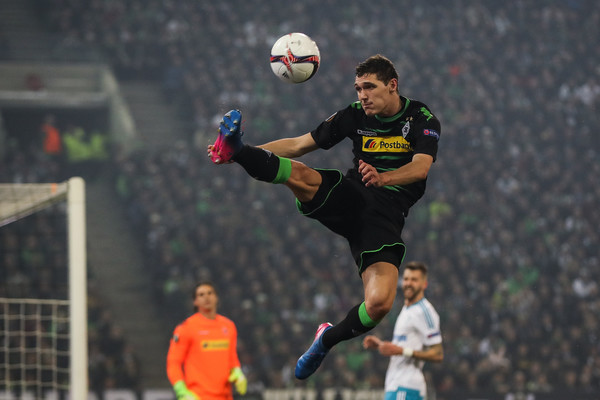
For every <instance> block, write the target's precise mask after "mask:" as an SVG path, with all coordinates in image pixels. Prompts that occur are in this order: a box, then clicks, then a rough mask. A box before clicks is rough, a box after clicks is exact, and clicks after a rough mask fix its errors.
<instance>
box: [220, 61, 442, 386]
mask: <svg viewBox="0 0 600 400" xmlns="http://www.w3.org/2000/svg"><path fill="white" fill-rule="evenodd" d="M354 89H355V90H356V94H357V96H358V101H357V102H354V103H352V104H350V105H349V106H348V107H346V108H344V109H342V110H340V111H338V112H336V113H335V114H333V115H332V116H331V117H329V118H328V119H327V120H325V121H323V122H322V123H321V124H320V125H319V126H318V127H317V128H315V129H314V130H313V131H312V132H309V133H306V134H304V135H300V136H297V137H292V138H284V139H278V140H275V141H272V142H269V143H266V144H264V145H261V146H249V145H245V144H244V143H242V140H241V136H242V130H241V122H242V115H241V112H240V111H239V110H231V111H229V112H228V113H227V114H225V116H224V117H223V120H222V121H221V124H220V126H219V136H218V137H217V140H216V141H215V143H214V144H213V145H209V146H208V155H209V157H211V159H212V160H213V162H215V163H216V164H223V163H229V162H235V163H237V164H239V165H241V166H242V167H243V168H244V169H245V170H246V172H247V173H248V174H249V175H250V176H251V177H253V178H255V179H258V180H261V181H265V182H270V183H278V184H283V185H285V186H287V187H288V188H289V189H290V190H291V191H292V193H293V194H294V195H295V197H296V199H297V206H298V210H299V211H300V213H301V214H303V215H305V216H307V217H309V218H314V219H316V220H317V221H320V222H321V223H322V224H323V225H324V226H326V227H328V228H329V229H330V230H332V231H333V232H335V233H337V234H339V235H342V236H343V237H345V238H346V239H347V240H348V243H349V245H350V251H351V252H352V256H353V257H354V260H355V262H356V265H357V266H358V273H359V275H360V277H361V279H362V281H363V286H364V301H363V302H361V303H360V304H357V305H356V306H354V307H353V308H352V309H350V311H348V314H347V315H346V317H345V318H344V319H343V320H342V321H340V322H339V323H337V324H336V325H332V324H330V323H323V324H321V325H320V326H319V327H318V329H317V332H316V334H315V339H314V341H313V343H312V345H311V346H310V348H309V349H308V350H307V351H306V352H305V353H304V354H303V355H302V356H301V357H300V358H299V359H298V362H297V364H296V369H295V375H296V377H297V378H298V379H306V378H308V377H309V376H310V375H312V374H313V373H314V372H315V371H316V369H317V368H318V367H319V365H321V362H322V361H323V359H324V358H325V356H326V355H327V353H328V352H329V350H330V349H331V348H332V347H333V346H335V345H336V344H337V343H339V342H341V341H343V340H348V339H351V338H354V337H357V336H359V335H362V334H363V333H365V332H368V331H369V330H371V329H373V327H375V326H376V325H377V324H378V323H379V322H380V321H381V320H382V318H383V317H384V316H385V315H386V314H387V313H388V312H389V311H390V309H391V308H392V305H393V303H394V299H395V297H396V286H397V281H398V268H399V267H400V264H401V263H402V259H403V258H404V253H405V246H404V242H403V240H402V237H401V234H402V228H403V227H404V219H405V217H406V216H407V215H408V210H409V208H410V207H411V206H412V205H413V204H415V203H416V202H417V200H419V199H420V198H421V197H422V196H423V194H424V192H425V184H426V180H427V175H428V173H429V169H430V167H431V165H432V164H433V162H434V161H435V158H436V155H437V150H438V140H439V138H440V123H439V121H438V119H437V118H436V117H435V115H433V113H432V112H431V111H430V110H429V108H428V107H427V106H426V105H425V104H423V103H421V102H419V101H416V100H413V99H409V98H408V97H405V96H401V95H400V93H399V91H398V73H397V72H396V69H395V67H394V65H393V63H392V62H391V61H390V60H389V59H387V58H386V57H384V56H381V55H375V56H372V57H369V58H367V59H366V60H365V61H363V62H361V63H359V64H358V65H357V67H356V71H355V79H354ZM346 138H348V139H350V140H351V141H352V145H353V148H352V152H353V156H354V166H353V168H351V169H350V170H348V172H347V173H346V174H345V175H344V174H342V172H340V171H337V170H331V169H319V168H310V167H308V166H307V165H305V164H304V163H302V162H300V161H297V160H293V159H294V158H297V157H300V156H302V155H304V154H306V153H309V152H312V151H314V150H317V149H319V148H321V149H329V148H331V147H333V146H334V145H336V144H337V143H339V142H341V141H342V140H343V139H346Z"/></svg>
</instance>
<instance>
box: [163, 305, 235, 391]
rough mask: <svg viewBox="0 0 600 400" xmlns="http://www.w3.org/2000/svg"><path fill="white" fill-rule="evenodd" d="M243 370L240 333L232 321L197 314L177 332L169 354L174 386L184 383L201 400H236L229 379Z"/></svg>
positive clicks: (168, 360)
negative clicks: (230, 374)
mask: <svg viewBox="0 0 600 400" xmlns="http://www.w3.org/2000/svg"><path fill="white" fill-rule="evenodd" d="M239 366H240V361H239V359H238V355H237V329H236V327H235V324H234V323H233V321H231V320H230V319H229V318H226V317H224V316H222V315H218V314H217V317H216V318H215V319H209V318H206V317H205V316H203V315H202V314H199V313H196V314H194V315H192V316H191V317H189V318H187V319H186V320H185V321H184V322H183V323H181V324H180V325H178V326H177V327H176V328H175V331H174V332H173V337H172V338H171V343H170V346H169V352H168V354H167V376H168V377H169V381H171V384H175V382H177V381H180V380H183V381H184V382H185V384H186V385H187V387H188V389H189V390H191V391H192V392H194V393H196V394H197V395H198V396H200V399H201V400H211V399H215V400H216V399H232V398H233V394H232V389H231V384H230V383H229V382H227V378H228V377H229V373H230V372H231V369H232V368H234V367H239Z"/></svg>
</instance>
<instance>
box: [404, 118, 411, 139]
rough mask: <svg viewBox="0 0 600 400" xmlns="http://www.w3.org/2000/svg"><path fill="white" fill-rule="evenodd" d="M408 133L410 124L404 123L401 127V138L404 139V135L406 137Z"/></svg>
mask: <svg viewBox="0 0 600 400" xmlns="http://www.w3.org/2000/svg"><path fill="white" fill-rule="evenodd" d="M409 131H410V122H408V121H406V123H405V124H404V126H403V127H402V137H403V138H406V135H408V132H409Z"/></svg>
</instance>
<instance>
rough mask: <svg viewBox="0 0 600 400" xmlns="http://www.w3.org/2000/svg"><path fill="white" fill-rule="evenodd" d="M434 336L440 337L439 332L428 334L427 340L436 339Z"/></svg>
mask: <svg viewBox="0 0 600 400" xmlns="http://www.w3.org/2000/svg"><path fill="white" fill-rule="evenodd" d="M436 336H440V333H439V332H434V333H430V334H429V335H427V338H432V337H436Z"/></svg>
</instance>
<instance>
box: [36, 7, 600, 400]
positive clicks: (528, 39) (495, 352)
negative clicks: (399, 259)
mask: <svg viewBox="0 0 600 400" xmlns="http://www.w3.org/2000/svg"><path fill="white" fill-rule="evenodd" d="M40 3H41V6H42V7H44V14H45V15H46V16H47V17H48V25H49V26H50V27H52V29H55V30H56V31H57V32H61V33H63V34H64V35H65V41H64V45H65V46H97V47H99V48H102V49H103V50H104V52H105V53H106V54H107V56H108V57H109V59H110V60H111V62H112V64H113V66H114V68H115V71H116V72H117V74H118V76H119V77H120V78H121V79H132V78H136V79H138V78H143V79H159V80H160V82H161V83H162V84H163V87H164V88H165V96H167V97H168V98H169V100H170V101H172V102H177V103H178V104H180V105H181V106H182V107H183V108H184V109H185V111H186V115H188V116H189V118H191V119H193V120H194V121H195V123H196V127H197V131H196V132H195V133H194V137H190V141H191V142H194V143H197V144H198V145H197V146H196V147H192V146H189V145H187V144H179V143H174V144H173V146H172V147H170V148H164V149H162V150H161V151H159V152H154V153H149V152H146V151H139V152H135V153H133V154H117V155H115V163H116V166H117V170H118V173H117V174H116V176H115V186H116V190H117V192H118V193H119V195H120V196H121V198H122V199H123V202H124V204H125V206H126V207H127V212H128V216H129V217H130V218H131V223H132V226H133V227H134V228H135V230H136V231H137V232H142V233H143V234H142V236H141V237H140V240H142V241H143V243H144V244H145V248H146V254H147V269H148V271H149V273H151V274H152V275H153V277H154V279H155V280H154V281H155V290H156V298H157V304H158V305H159V306H160V307H163V309H164V313H165V315H166V316H168V318H169V319H170V322H172V323H173V324H175V323H176V322H178V321H180V320H181V319H182V318H183V317H184V316H185V315H186V314H185V313H184V312H183V310H185V309H186V306H187V304H189V296H190V293H191V290H192V288H193V285H194V283H195V282H196V281H197V280H200V279H205V278H208V279H211V280H213V281H215V282H216V284H217V286H218V287H220V288H221V291H222V296H221V301H222V304H221V306H220V309H221V310H222V312H223V313H224V314H225V315H227V316H229V317H230V318H232V319H233V320H234V321H235V322H236V323H237V324H238V330H239V333H240V343H239V346H240V348H239V353H240V357H241V362H242V365H243V367H244V370H245V372H246V374H247V376H248V380H249V389H250V391H251V392H252V391H254V393H259V392H260V390H261V389H262V388H264V387H270V388H285V387H298V386H303V385H307V386H316V387H319V388H325V387H346V388H373V389H381V388H382V387H383V376H384V373H385V368H386V366H387V361H386V360H385V359H383V358H382V357H377V356H376V355H374V354H372V353H369V352H365V351H363V350H362V349H361V348H360V343H359V341H357V340H355V341H349V342H346V343H344V345H343V346H339V347H338V348H336V350H335V351H334V352H332V354H331V356H330V357H329V358H328V359H326V360H325V362H324V365H323V366H322V367H321V369H320V370H319V372H318V373H317V374H315V375H314V378H311V379H310V380H308V381H307V382H306V383H300V382H298V381H296V380H295V379H294V378H293V374H292V368H293V366H294V365H295V361H296V359H297V357H298V356H299V355H300V353H301V352H302V351H303V349H304V348H305V347H306V344H307V342H308V341H310V338H311V335H312V334H313V332H314V329H315V327H316V326H317V324H318V323H320V322H323V321H325V320H333V321H337V320H339V319H341V317H343V315H339V314H340V313H341V312H343V310H346V309H347V308H349V306H350V305H352V304H355V303H357V301H358V300H359V299H361V298H362V288H361V285H360V280H359V279H358V277H357V275H356V270H355V269H354V264H353V261H352V259H351V258H350V257H349V256H348V251H347V248H346V246H347V245H346V243H344V242H343V241H342V240H341V239H339V238H337V237H335V236H334V235H332V234H330V233H329V232H326V231H324V230H323V229H321V228H320V226H318V225H317V224H314V223H312V222H311V221H309V220H307V219H305V218H302V217H300V216H299V215H298V213H297V211H296V209H295V206H294V203H293V199H292V197H291V195H289V194H288V193H287V191H285V190H284V189H283V188H280V187H276V186H268V185H265V184H262V183H257V182H254V181H252V180H251V179H249V178H248V177H247V176H246V175H245V173H244V172H243V171H241V169H239V168H235V166H219V167H217V166H214V165H212V164H211V163H210V161H209V160H208V159H207V157H206V155H205V146H206V144H207V143H208V142H209V141H211V140H214V132H215V127H216V124H217V123H218V119H219V118H220V116H221V115H222V114H223V113H224V112H226V111H227V110H229V109H230V108H234V107H239V108H241V109H242V110H243V112H244V115H245V125H244V127H245V131H246V138H245V140H246V141H247V142H248V143H252V144H259V143H262V142H264V141H266V140H271V139H274V138H277V137H281V136H287V135H295V134H300V133H304V132H306V131H308V130H310V129H312V128H314V127H315V126H316V124H318V123H319V121H321V120H323V119H324V118H326V117H327V116H328V115H329V114H331V113H332V112H334V111H335V110H337V109H340V108H343V107H344V106H346V105H347V104H348V103H349V102H351V101H354V99H355V95H354V94H353V90H352V89H351V85H352V82H353V81H352V80H353V67H354V65H355V64H356V63H357V62H358V61H361V60H362V59H364V58H365V57H367V56H369V55H371V54H374V53H377V52H380V53H382V54H384V55H386V56H388V57H390V58H391V59H392V60H393V61H394V62H395V64H396V66H397V68H398V71H399V74H400V89H401V93H402V94H405V95H407V96H409V97H414V98H416V99H419V100H422V101H424V102H426V103H427V104H428V105H429V106H430V107H431V108H432V110H433V111H434V112H435V113H436V114H437V115H438V117H439V118H440V119H441V122H442V138H441V141H440V151H439V158H438V160H437V162H436V164H435V165H434V166H433V168H432V171H431V174H430V180H429V185H430V187H429V189H428V193H427V194H426V196H425V198H424V199H423V200H422V201H421V203H419V204H418V205H417V206H416V207H414V208H413V210H412V211H411V214H410V215H409V216H408V219H407V225H406V228H405V238H404V239H405V241H406V242H407V245H408V254H407V259H419V260H422V261H425V262H426V263H428V264H429V265H430V271H431V277H430V284H429V288H428V291H427V297H428V298H429V299H430V301H432V303H433V304H434V305H435V306H436V308H437V309H438V311H439V312H440V315H441V318H442V331H443V337H444V347H445V361H444V363H442V364H441V365H431V366H427V367H426V371H427V376H428V380H429V384H430V386H431V388H432V389H433V390H434V391H435V393H436V396H437V398H438V399H453V398H459V397H460V396H465V397H466V396H469V395H488V396H492V395H493V396H497V397H498V398H504V396H509V395H510V394H521V395H523V394H524V393H534V394H549V393H552V394H554V395H557V396H560V395H561V394H564V393H570V394H573V393H578V394H580V395H582V396H585V395H586V394H587V395H589V396H590V398H592V397H591V396H593V394H594V393H596V394H597V393H598V392H599V391H600V345H599V344H598V343H600V341H599V340H598V332H599V331H600V329H599V321H600V293H599V290H598V284H597V282H598V281H599V278H600V268H599V267H600V265H599V264H600V260H599V258H598V250H597V247H598V246H597V245H598V243H600V237H599V236H600V234H599V231H598V229H597V227H598V225H600V211H599V210H598V199H599V198H600V187H599V186H598V184H597V183H598V182H599V181H600V163H599V162H598V159H599V154H598V153H599V151H600V141H599V140H598V138H597V136H596V135H595V132H594V129H595V127H597V126H599V125H600V124H599V122H600V121H599V118H600V117H599V116H600V113H599V112H598V107H599V105H600V69H599V68H600V67H599V66H600V54H599V53H598V52H597V38H598V37H600V32H599V30H600V6H599V5H598V4H597V3H596V2H594V1H591V0H569V1H564V2H559V1H548V2H544V3H543V4H540V3H538V2H520V1H506V2H496V1H493V0H486V1H481V2H476V3H472V2H464V1H455V2H433V1H424V2H409V1H400V2H398V1H393V0H382V1H381V2H378V3H377V7H370V6H369V8H368V9H366V8H363V7H367V5H363V4H361V3H355V2H352V3H350V4H348V3H347V2H343V1H341V0H319V1H316V0H309V1H303V2H295V3H293V4H291V5H289V6H285V7H284V6H279V5H277V6H276V5H274V4H273V5H265V6H264V7H255V6H254V5H253V3H252V2H245V1H241V0H235V1H227V2H202V1H200V2H199V1H195V0H194V1H193V0H180V1H177V2H174V1H162V2H159V1H151V2H147V3H146V2H144V3H142V2H141V1H132V2H112V1H104V2H102V1H75V0H51V1H46V2H40ZM233 11H235V12H233ZM316 14H318V15H316ZM295 30H298V31H303V32H305V33H308V34H309V35H311V36H312V37H313V38H314V39H315V40H316V41H317V43H318V44H319V47H320V49H321V55H322V66H321V69H320V71H319V72H318V73H317V75H316V76H315V77H314V78H312V80H311V81H310V82H308V83H306V84H302V85H294V86H291V85H290V86H286V85H284V84H283V83H282V82H280V81H278V80H277V79H276V78H275V77H274V76H273V75H272V74H271V72H270V68H269V67H268V65H267V60H268V52H269V49H270V43H273V42H274V40H275V39H276V38H277V37H278V36H280V35H281V34H283V33H287V32H289V31H295ZM265 55H267V56H265ZM165 134H168V132H165ZM305 160H306V161H307V163H308V164H310V165H315V166H322V167H336V168H346V167H348V166H349V162H350V160H349V158H348V154H347V153H343V152H340V151H338V150H336V149H334V150H331V151H329V152H327V153H325V152H320V153H319V154H312V155H310V157H307V158H306V159H305ZM395 307H396V308H397V310H396V311H395V312H392V313H391V314H390V315H391V316H390V317H389V318H387V319H386V321H384V322H383V323H382V324H381V325H380V326H378V327H377V328H376V329H377V333H378V334H379V335H380V336H383V337H386V336H389V335H391V332H392V324H393V316H394V315H396V314H397V312H398V311H399V307H400V304H396V306H395ZM190 312H191V310H190ZM167 331H169V329H167Z"/></svg>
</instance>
